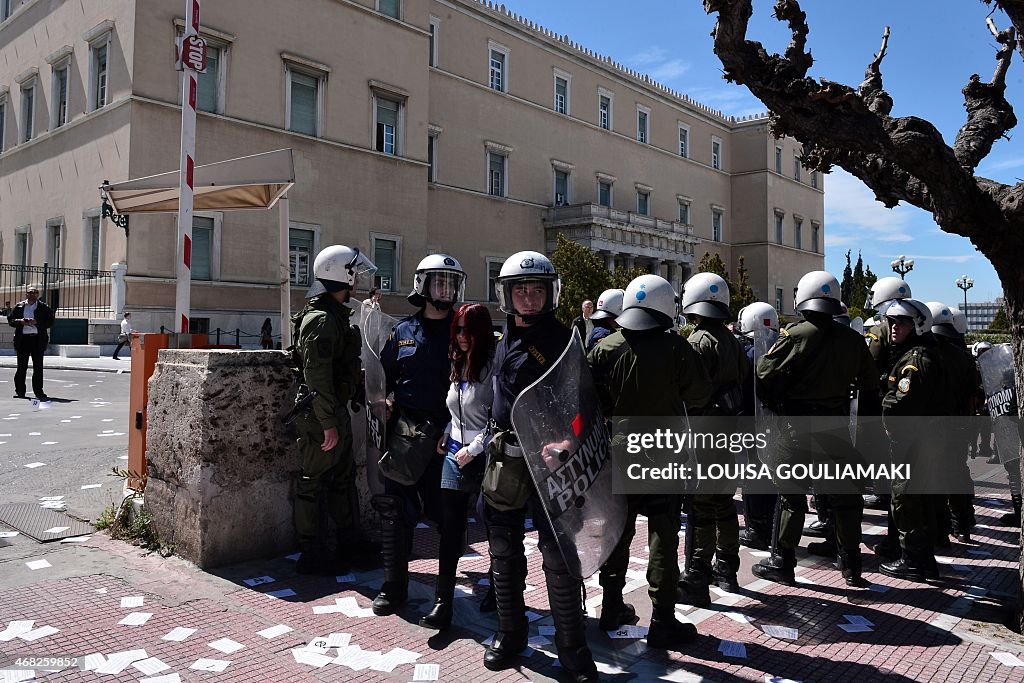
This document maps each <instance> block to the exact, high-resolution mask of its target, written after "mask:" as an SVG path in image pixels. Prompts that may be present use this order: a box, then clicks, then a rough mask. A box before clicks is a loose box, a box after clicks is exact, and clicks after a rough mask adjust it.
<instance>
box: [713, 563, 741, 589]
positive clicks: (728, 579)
mask: <svg viewBox="0 0 1024 683" xmlns="http://www.w3.org/2000/svg"><path fill="white" fill-rule="evenodd" d="M739 570H740V556H739V555H727V556H725V557H719V558H717V559H716V560H715V570H714V576H713V578H714V582H715V585H716V586H718V587H719V588H721V589H722V590H724V591H728V592H730V593H738V592H739V590H740V582H739V579H737V578H736V572H738V571H739Z"/></svg>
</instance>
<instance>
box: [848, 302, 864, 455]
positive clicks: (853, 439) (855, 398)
mask: <svg viewBox="0 0 1024 683" xmlns="http://www.w3.org/2000/svg"><path fill="white" fill-rule="evenodd" d="M850 329H851V330H853V331H854V332H856V333H857V334H859V335H860V336H862V337H863V336H864V320H863V319H862V318H861V317H860V316H857V317H856V318H854V319H853V320H851V321H850ZM859 404H860V391H858V390H857V389H854V390H853V394H852V395H851V396H850V443H852V444H853V445H854V447H856V446H857V410H858V407H859Z"/></svg>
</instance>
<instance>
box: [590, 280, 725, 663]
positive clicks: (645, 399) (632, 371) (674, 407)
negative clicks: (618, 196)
mask: <svg viewBox="0 0 1024 683" xmlns="http://www.w3.org/2000/svg"><path fill="white" fill-rule="evenodd" d="M619 291H621V290H619ZM602 297H603V295H602ZM623 301H624V304H623V307H622V314H621V315H619V317H618V321H619V326H620V328H621V329H619V330H618V331H617V332H615V333H613V334H611V335H610V336H608V337H605V338H604V339H603V340H601V342H600V343H598V345H597V346H596V347H594V349H593V350H592V351H591V352H590V354H589V356H588V358H587V360H588V361H589V363H590V366H591V369H592V370H593V374H594V381H595V384H596V387H597V392H598V396H599V397H600V398H601V404H602V405H601V408H602V413H603V414H604V415H605V417H607V418H609V419H610V420H611V421H612V423H613V429H612V433H613V434H625V433H627V432H628V431H629V428H628V422H629V418H630V417H632V416H649V417H657V416H682V415H684V414H688V413H689V414H695V413H697V412H698V411H699V410H701V409H702V408H703V406H704V404H705V402H706V401H707V397H708V396H709V394H710V393H711V382H710V380H709V379H708V376H707V371H706V370H705V369H704V366H703V363H702V362H701V359H700V356H698V355H697V352H696V351H694V350H693V348H692V347H691V346H690V345H689V344H688V343H687V342H686V341H685V340H684V339H682V338H681V337H680V336H679V335H677V334H674V333H672V332H671V331H670V330H671V329H672V325H673V321H674V317H675V311H676V295H675V292H674V291H673V290H672V285H670V284H669V283H668V282H667V281H666V280H665V279H664V278H661V277H659V276H657V275H642V276H640V277H638V278H636V279H635V280H633V281H632V282H630V283H629V286H628V287H627V288H626V290H625V292H624V293H623ZM599 305H600V304H599ZM684 411H685V412H684ZM618 439H619V437H618V436H616V437H613V441H612V457H614V458H618V457H626V456H625V455H624V454H623V453H622V452H621V450H620V449H621V448H622V446H624V445H625V444H624V443H618ZM681 504H682V501H681V498H680V496H678V495H668V494H651V495H630V496H628V512H627V517H626V526H625V529H624V531H623V533H622V536H621V538H620V539H619V542H618V544H617V545H616V547H615V549H614V550H613V551H612V554H611V556H610V557H609V558H608V560H607V562H605V564H604V566H603V567H601V576H600V582H601V588H602V589H603V590H604V595H603V599H602V605H601V620H600V626H601V630H603V631H610V630H614V629H616V628H618V627H619V626H620V625H622V624H630V623H635V621H636V611H635V610H634V609H633V607H632V605H629V604H626V603H624V602H623V599H622V589H623V587H624V586H625V583H626V568H627V565H628V564H629V546H630V543H631V542H632V540H633V536H634V535H635V534H636V516H637V514H638V513H643V514H645V515H646V516H647V528H648V533H649V539H650V540H649V542H650V548H651V553H650V557H649V558H648V565H647V583H648V584H649V586H650V588H649V590H648V593H649V595H650V597H651V602H652V603H653V605H654V613H653V615H652V617H651V626H650V630H649V631H648V633H647V645H648V646H649V647H657V648H667V649H678V648H679V646H680V645H683V644H684V643H687V642H690V641H692V640H693V639H694V638H696V637H697V629H696V627H695V626H694V625H693V624H690V623H682V622H680V621H679V620H678V619H676V617H675V603H676V594H677V583H678V581H679V562H678V548H679V512H680V506H681Z"/></svg>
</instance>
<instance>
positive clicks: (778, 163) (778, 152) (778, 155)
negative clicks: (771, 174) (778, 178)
mask: <svg viewBox="0 0 1024 683" xmlns="http://www.w3.org/2000/svg"><path fill="white" fill-rule="evenodd" d="M775 172H776V173H778V174H779V175H782V147H779V146H776V147H775Z"/></svg>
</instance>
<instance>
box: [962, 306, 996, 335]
mask: <svg viewBox="0 0 1024 683" xmlns="http://www.w3.org/2000/svg"><path fill="white" fill-rule="evenodd" d="M1001 308H1004V304H1003V297H998V298H997V299H996V300H995V301H979V302H977V303H968V304H967V309H966V310H965V311H964V313H966V314H967V330H968V331H969V332H984V331H985V330H987V329H988V328H989V325H991V324H992V321H993V320H995V318H996V313H998V312H999V309H1001Z"/></svg>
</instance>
